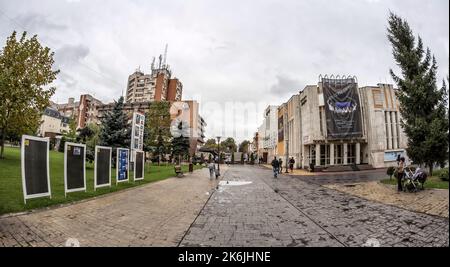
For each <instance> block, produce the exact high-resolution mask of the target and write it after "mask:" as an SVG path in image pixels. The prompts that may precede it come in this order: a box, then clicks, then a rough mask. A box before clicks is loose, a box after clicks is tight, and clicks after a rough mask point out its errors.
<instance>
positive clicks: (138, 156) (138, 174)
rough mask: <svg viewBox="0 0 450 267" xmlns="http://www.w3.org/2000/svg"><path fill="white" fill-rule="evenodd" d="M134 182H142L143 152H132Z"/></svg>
mask: <svg viewBox="0 0 450 267" xmlns="http://www.w3.org/2000/svg"><path fill="white" fill-rule="evenodd" d="M134 158H135V161H134V181H140V180H144V163H145V160H144V151H138V150H136V151H134Z"/></svg>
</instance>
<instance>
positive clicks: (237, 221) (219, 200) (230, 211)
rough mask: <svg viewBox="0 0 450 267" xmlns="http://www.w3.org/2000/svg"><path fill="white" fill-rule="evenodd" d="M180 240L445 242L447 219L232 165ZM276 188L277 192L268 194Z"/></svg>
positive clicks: (337, 243)
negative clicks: (224, 182)
mask: <svg viewBox="0 0 450 267" xmlns="http://www.w3.org/2000/svg"><path fill="white" fill-rule="evenodd" d="M225 178H226V180H230V181H240V182H247V183H246V184H245V183H244V184H243V185H228V186H227V185H223V186H221V190H219V191H216V192H215V193H214V195H213V196H212V197H211V199H210V201H209V202H208V203H207V205H206V206H205V208H204V209H203V210H202V212H201V214H200V216H199V217H198V218H197V219H196V221H195V222H194V223H193V225H192V227H191V228H190V229H189V231H188V234H187V235H186V237H185V238H184V240H183V241H182V243H181V245H182V246H364V245H366V244H368V243H371V244H374V243H378V244H379V245H381V246H448V245H449V237H448V233H449V221H448V219H447V218H441V217H437V216H431V215H426V214H423V213H416V212H412V211H408V210H405V209H401V208H397V207H394V206H390V205H385V204H381V203H377V202H372V201H368V200H365V199H361V198H358V197H354V196H351V195H348V194H345V193H342V192H339V191H336V190H332V189H328V188H325V187H323V186H321V185H319V184H315V183H308V182H305V181H303V180H302V179H299V178H296V177H293V176H280V178H279V179H273V177H272V175H271V172H270V170H267V169H266V168H263V167H242V166H233V167H231V168H230V169H229V171H228V172H227V176H226V177H225ZM276 191H277V192H276Z"/></svg>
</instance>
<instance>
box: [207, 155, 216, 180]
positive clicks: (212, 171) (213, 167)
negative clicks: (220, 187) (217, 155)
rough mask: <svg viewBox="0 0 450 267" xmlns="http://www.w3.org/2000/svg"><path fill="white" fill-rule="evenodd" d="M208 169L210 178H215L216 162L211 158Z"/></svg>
mask: <svg viewBox="0 0 450 267" xmlns="http://www.w3.org/2000/svg"><path fill="white" fill-rule="evenodd" d="M208 169H209V180H213V179H214V176H215V174H216V164H214V162H212V161H211V160H209V161H208Z"/></svg>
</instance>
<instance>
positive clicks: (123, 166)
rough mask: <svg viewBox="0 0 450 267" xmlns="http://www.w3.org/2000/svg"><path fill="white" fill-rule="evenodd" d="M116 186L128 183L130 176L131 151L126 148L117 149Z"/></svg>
mask: <svg viewBox="0 0 450 267" xmlns="http://www.w3.org/2000/svg"><path fill="white" fill-rule="evenodd" d="M116 164H117V166H116V184H118V183H122V182H128V181H129V179H130V178H129V176H130V172H129V171H130V169H129V167H130V166H129V164H130V150H129V149H126V148H118V149H117V163H116Z"/></svg>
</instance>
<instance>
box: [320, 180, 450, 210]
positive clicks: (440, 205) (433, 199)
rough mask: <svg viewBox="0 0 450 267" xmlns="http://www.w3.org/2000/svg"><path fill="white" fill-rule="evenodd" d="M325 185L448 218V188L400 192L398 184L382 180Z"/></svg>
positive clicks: (366, 197) (362, 196)
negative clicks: (388, 183) (387, 183)
mask: <svg viewBox="0 0 450 267" xmlns="http://www.w3.org/2000/svg"><path fill="white" fill-rule="evenodd" d="M325 186H326V187H328V188H331V189H336V190H338V191H341V192H344V193H347V194H351V195H355V196H358V197H361V198H364V199H368V200H373V201H379V202H381V203H385V204H390V205H394V206H398V207H402V208H405V209H407V210H412V211H417V212H423V213H427V214H432V215H437V216H441V217H447V218H448V206H449V192H448V190H447V189H426V190H424V191H419V192H417V193H404V192H400V193H398V192H397V186H395V185H385V184H381V183H380V182H368V183H356V184H350V185H345V184H333V185H325Z"/></svg>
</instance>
